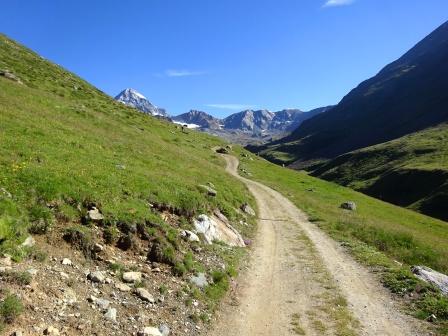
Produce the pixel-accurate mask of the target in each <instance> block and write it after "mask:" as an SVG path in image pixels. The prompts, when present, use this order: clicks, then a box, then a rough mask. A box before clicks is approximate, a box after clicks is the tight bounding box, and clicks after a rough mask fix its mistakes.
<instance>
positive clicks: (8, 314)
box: [0, 294, 23, 332]
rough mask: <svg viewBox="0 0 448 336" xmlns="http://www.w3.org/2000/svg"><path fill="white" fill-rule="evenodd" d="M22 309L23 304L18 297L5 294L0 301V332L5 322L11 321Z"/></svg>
mask: <svg viewBox="0 0 448 336" xmlns="http://www.w3.org/2000/svg"><path fill="white" fill-rule="evenodd" d="M22 311H23V304H22V302H21V301H20V299H19V298H18V297H17V296H15V295H13V294H7V295H6V296H5V297H4V298H3V300H2V301H0V332H1V331H2V330H3V329H4V325H5V323H12V322H13V321H14V320H15V319H16V318H17V317H18V316H19V315H20V314H21V313H22Z"/></svg>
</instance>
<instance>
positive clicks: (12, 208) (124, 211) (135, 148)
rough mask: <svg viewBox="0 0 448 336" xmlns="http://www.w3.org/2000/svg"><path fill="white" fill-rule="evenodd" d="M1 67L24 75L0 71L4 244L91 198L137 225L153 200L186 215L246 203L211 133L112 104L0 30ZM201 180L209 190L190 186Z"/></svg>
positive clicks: (0, 231) (111, 217) (0, 226)
mask: <svg viewBox="0 0 448 336" xmlns="http://www.w3.org/2000/svg"><path fill="white" fill-rule="evenodd" d="M0 70H8V71H10V72H12V73H13V74H14V75H15V76H17V77H18V78H19V79H20V81H21V82H22V83H20V82H17V81H14V80H10V79H7V78H5V77H2V76H0V188H2V189H0V241H2V244H1V245H2V248H3V249H8V248H10V247H11V246H12V245H11V244H15V243H17V241H18V240H20V233H22V231H23V229H25V228H26V227H27V226H28V225H29V224H30V223H32V222H33V221H37V220H48V221H51V220H54V217H55V216H56V217H58V216H63V217H65V218H67V217H68V218H69V219H73V220H76V219H77V218H76V217H79V216H80V214H81V213H82V211H80V209H81V210H82V209H85V207H87V206H89V204H96V205H97V206H99V207H100V209H101V211H102V212H103V214H104V215H105V217H106V218H105V219H106V221H109V222H117V221H127V222H143V221H151V220H154V216H155V213H154V212H152V211H150V205H149V204H150V203H154V202H157V203H164V204H167V205H170V206H172V207H175V208H177V209H178V210H179V212H181V213H182V214H185V215H186V216H187V217H188V216H191V215H192V214H195V213H198V212H202V211H208V210H211V209H212V208H219V209H221V210H222V211H223V212H224V213H225V214H227V215H228V216H229V217H231V218H234V217H236V216H238V214H237V211H235V208H238V207H239V206H240V205H241V203H243V202H246V201H248V200H249V201H250V202H252V198H251V197H250V195H249V194H248V192H247V190H246V189H245V187H244V186H243V185H242V184H241V183H240V182H239V181H237V180H236V179H234V178H232V177H230V176H229V175H228V174H226V173H225V171H224V162H223V160H222V159H221V158H219V157H218V156H217V155H216V154H215V153H213V151H212V148H213V147H214V146H217V145H222V141H221V140H219V139H218V138H215V137H212V136H207V135H205V134H202V133H199V132H188V134H185V133H182V132H181V131H180V130H178V129H177V128H176V127H175V125H173V124H171V123H168V122H165V121H161V120H157V119H155V118H152V117H149V116H147V115H144V114H142V113H140V112H138V111H137V110H135V109H133V108H130V107H126V106H124V105H122V104H120V103H117V102H115V101H114V100H113V99H112V98H110V97H109V96H107V95H105V94H104V93H102V92H100V91H99V90H97V89H96V88H94V87H93V86H91V85H89V84H88V83H87V82H85V81H83V80H82V79H80V78H78V77H77V76H75V75H73V74H72V73H70V72H68V71H66V70H64V69H62V68H61V67H59V66H56V65H54V64H52V63H51V62H48V61H47V60H45V59H43V58H41V57H40V56H38V55H37V54H35V53H34V52H32V51H30V50H28V49H26V48H24V47H22V46H20V45H18V44H17V43H15V42H14V41H12V40H10V39H8V38H7V37H5V36H3V35H0ZM206 183H212V184H213V185H214V187H215V189H216V190H217V191H218V194H217V197H209V196H207V195H206V193H204V191H203V190H201V188H199V187H198V185H200V184H206ZM9 194H11V196H12V197H9V196H10V195H9ZM52 204H54V205H57V207H56V210H55V209H54V207H52ZM78 219H79V218H78Z"/></svg>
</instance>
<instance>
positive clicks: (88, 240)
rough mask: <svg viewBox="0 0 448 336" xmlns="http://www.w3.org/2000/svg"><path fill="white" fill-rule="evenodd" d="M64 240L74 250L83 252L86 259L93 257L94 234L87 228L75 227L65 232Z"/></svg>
mask: <svg viewBox="0 0 448 336" xmlns="http://www.w3.org/2000/svg"><path fill="white" fill-rule="evenodd" d="M63 238H64V240H65V241H66V242H68V243H70V244H71V245H72V246H73V247H74V248H76V249H78V250H81V251H82V252H83V253H84V255H85V256H86V257H92V256H93V254H94V253H93V248H92V247H93V240H92V233H91V232H90V230H89V229H88V228H87V227H84V226H81V225H75V226H72V227H69V228H68V229H66V230H65V233H64V235H63Z"/></svg>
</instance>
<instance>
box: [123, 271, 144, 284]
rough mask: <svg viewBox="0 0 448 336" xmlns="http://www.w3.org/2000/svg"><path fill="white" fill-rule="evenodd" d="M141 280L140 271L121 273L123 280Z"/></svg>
mask: <svg viewBox="0 0 448 336" xmlns="http://www.w3.org/2000/svg"><path fill="white" fill-rule="evenodd" d="M141 280H142V273H140V272H125V273H123V281H124V282H136V281H141Z"/></svg>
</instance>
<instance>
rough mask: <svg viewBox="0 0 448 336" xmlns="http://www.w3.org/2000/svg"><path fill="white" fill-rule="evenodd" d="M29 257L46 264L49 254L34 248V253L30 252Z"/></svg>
mask: <svg viewBox="0 0 448 336" xmlns="http://www.w3.org/2000/svg"><path fill="white" fill-rule="evenodd" d="M29 256H30V258H32V259H34V260H36V261H39V262H44V261H45V260H47V258H48V254H47V252H45V251H41V250H39V249H37V248H36V247H34V248H33V250H32V251H30V254H29Z"/></svg>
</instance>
